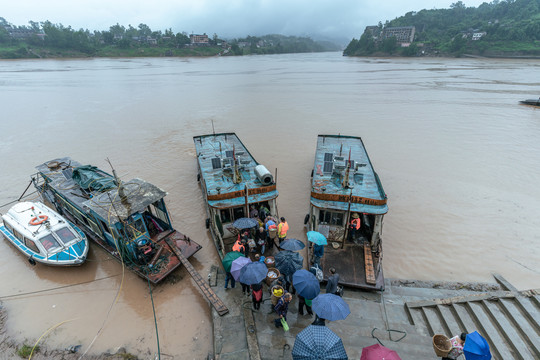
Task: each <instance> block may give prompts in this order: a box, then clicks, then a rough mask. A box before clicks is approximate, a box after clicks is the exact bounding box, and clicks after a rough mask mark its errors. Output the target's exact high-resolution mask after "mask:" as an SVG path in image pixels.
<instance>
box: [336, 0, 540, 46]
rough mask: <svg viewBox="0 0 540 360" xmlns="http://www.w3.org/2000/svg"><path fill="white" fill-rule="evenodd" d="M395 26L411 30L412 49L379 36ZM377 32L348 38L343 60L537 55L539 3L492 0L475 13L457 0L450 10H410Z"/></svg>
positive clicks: (539, 19) (539, 37)
mask: <svg viewBox="0 0 540 360" xmlns="http://www.w3.org/2000/svg"><path fill="white" fill-rule="evenodd" d="M398 26H414V27H415V30H416V31H415V35H414V41H413V42H412V43H411V44H404V47H401V44H400V43H399V42H398V41H395V40H392V39H388V38H384V36H378V35H381V34H384V29H387V28H390V27H398ZM378 27H379V29H380V32H379V33H378V34H377V32H376V31H375V33H374V32H373V31H368V32H365V33H364V34H363V35H362V36H361V37H360V39H358V40H357V39H353V40H352V41H351V42H350V43H349V45H348V46H347V48H346V49H345V51H344V55H349V56H354V55H357V56H364V55H374V54H379V55H403V56H418V55H441V54H442V55H454V56H461V55H463V54H471V55H482V56H540V0H494V1H492V2H491V3H483V4H482V5H480V6H479V7H478V8H474V7H466V6H465V4H464V3H463V2H461V1H458V2H456V3H453V4H452V5H451V6H450V8H449V9H435V10H421V11H418V12H414V11H411V12H408V13H407V14H405V15H404V16H401V17H399V18H396V19H394V20H392V21H387V22H386V23H385V24H384V25H383V24H381V23H379V26H378Z"/></svg>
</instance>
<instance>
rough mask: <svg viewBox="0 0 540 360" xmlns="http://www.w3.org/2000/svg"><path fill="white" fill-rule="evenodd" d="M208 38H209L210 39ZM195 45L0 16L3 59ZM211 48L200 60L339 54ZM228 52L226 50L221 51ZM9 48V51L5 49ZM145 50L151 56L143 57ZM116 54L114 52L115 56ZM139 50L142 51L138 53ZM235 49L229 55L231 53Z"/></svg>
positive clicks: (143, 32)
mask: <svg viewBox="0 0 540 360" xmlns="http://www.w3.org/2000/svg"><path fill="white" fill-rule="evenodd" d="M205 35H206V34H205ZM190 43H191V40H190V37H189V35H188V34H187V33H186V32H177V33H175V32H173V31H172V29H170V28H169V29H167V30H165V31H161V30H158V31H154V30H152V29H151V28H150V27H149V26H148V25H146V24H142V23H141V24H139V25H138V26H137V27H133V26H132V25H128V26H127V27H125V26H123V25H120V24H118V23H117V24H116V25H113V26H110V27H109V30H105V31H97V30H94V31H90V30H88V29H79V30H76V29H73V28H72V27H71V26H64V25H62V24H53V23H51V22H50V21H44V22H39V23H38V22H35V21H29V25H27V26H25V25H23V26H15V25H12V24H10V23H8V22H7V21H6V20H5V19H4V18H2V17H0V48H4V49H5V51H3V52H2V51H1V50H2V49H0V57H4V58H6V57H8V58H19V57H31V55H32V54H36V53H37V52H39V50H40V49H54V50H55V51H57V52H59V53H60V54H62V52H64V53H66V52H70V54H71V53H72V52H76V53H79V54H80V55H82V56H100V55H107V54H109V55H110V54H111V53H112V54H117V55H119V56H130V55H131V54H144V55H146V56H152V55H155V54H162V55H170V56H172V55H182V54H189V55H196V54H193V53H192V52H191V53H180V52H179V51H178V50H175V49H183V48H185V47H187V46H188V45H189V44H190ZM208 46H209V48H210V49H207V50H206V51H204V52H203V51H200V52H199V54H200V55H215V54H217V53H222V54H225V55H227V54H228V55H244V54H281V53H297V52H319V51H337V50H340V49H339V47H338V45H335V44H330V43H322V42H316V41H314V40H312V39H310V38H307V37H295V36H283V35H265V36H260V37H257V36H247V37H246V38H240V39H232V40H229V41H225V40H222V39H220V38H219V37H218V35H217V34H213V36H209V37H208ZM222 46H223V47H224V48H226V51H223V50H224V49H223V48H221V47H222ZM6 48H7V50H6ZM145 49H146V52H144V51H145ZM113 50H114V51H116V52H111V51H113ZM137 50H138V52H136V51H137ZM229 50H230V51H229Z"/></svg>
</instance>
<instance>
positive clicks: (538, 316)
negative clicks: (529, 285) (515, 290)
mask: <svg viewBox="0 0 540 360" xmlns="http://www.w3.org/2000/svg"><path fill="white" fill-rule="evenodd" d="M539 299H540V298H539V297H538V295H536V296H531V297H529V298H526V297H517V298H516V301H517V304H518V305H519V307H520V308H521V309H522V310H523V314H524V315H525V317H527V318H528V319H529V320H530V321H531V325H532V326H533V328H535V329H536V330H537V331H540V300H539Z"/></svg>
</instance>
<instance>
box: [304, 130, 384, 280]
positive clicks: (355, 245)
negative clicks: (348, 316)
mask: <svg viewBox="0 0 540 360" xmlns="http://www.w3.org/2000/svg"><path fill="white" fill-rule="evenodd" d="M311 177H312V183H311V185H312V187H311V199H310V210H309V214H307V215H306V217H305V219H304V223H305V224H306V225H307V227H308V230H314V231H318V232H320V233H322V234H323V235H325V236H326V238H327V241H328V245H327V246H325V249H324V255H323V257H322V259H321V265H322V267H323V269H324V272H325V276H327V275H328V271H327V270H328V269H329V268H330V267H334V268H335V269H336V271H337V273H338V274H339V275H340V281H339V282H340V284H342V285H346V286H351V287H357V288H363V289H371V290H383V289H384V277H383V268H382V254H383V251H382V238H381V236H382V227H383V217H384V215H385V214H386V213H387V212H388V205H387V196H386V193H385V192H384V189H383V186H382V184H381V181H380V180H379V177H378V175H377V173H376V172H375V170H374V169H373V165H372V164H371V161H370V159H369V156H368V154H367V152H366V149H365V147H364V143H363V142H362V139H361V138H360V137H354V136H342V135H319V136H318V139H317V150H316V153H315V164H314V168H313V171H312V176H311ZM356 219H359V220H360V228H359V229H356V228H354V230H353V229H351V227H350V224H351V222H353V220H355V222H354V225H356V223H357V220H356ZM308 253H309V255H310V256H311V251H310V252H308Z"/></svg>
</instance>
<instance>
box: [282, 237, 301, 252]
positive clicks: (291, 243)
mask: <svg viewBox="0 0 540 360" xmlns="http://www.w3.org/2000/svg"><path fill="white" fill-rule="evenodd" d="M279 247H280V248H282V249H283V250H291V251H298V250H302V249H303V248H305V247H306V245H304V243H303V242H301V241H300V240H298V239H286V240H283V242H282V243H281V244H279Z"/></svg>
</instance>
